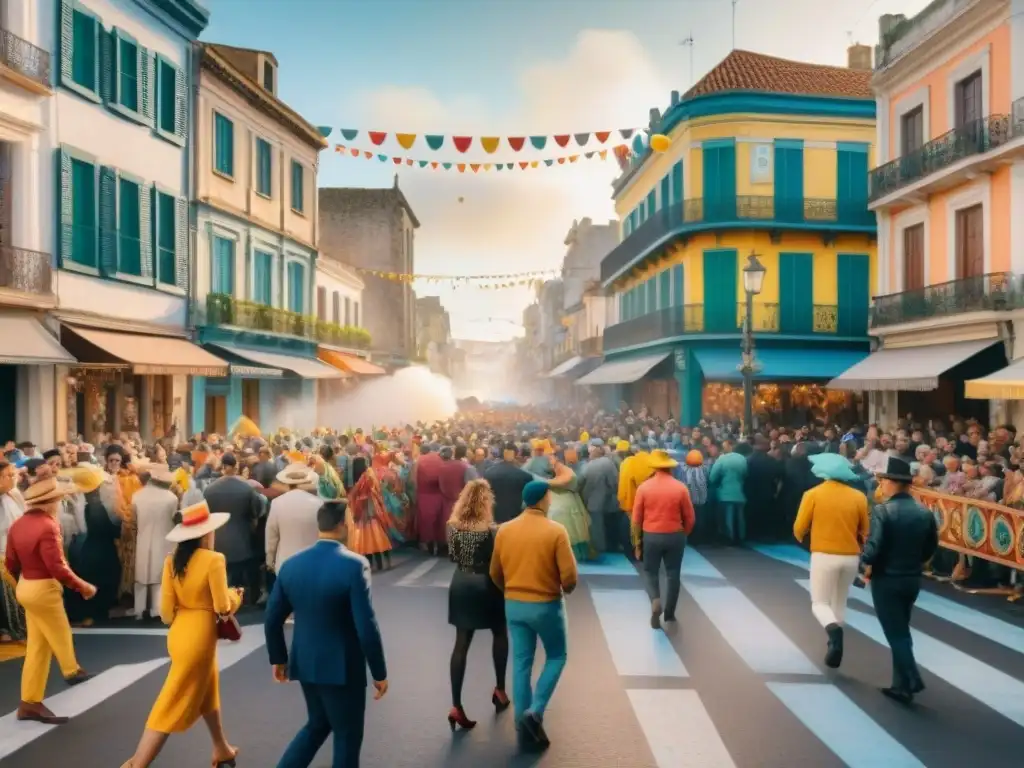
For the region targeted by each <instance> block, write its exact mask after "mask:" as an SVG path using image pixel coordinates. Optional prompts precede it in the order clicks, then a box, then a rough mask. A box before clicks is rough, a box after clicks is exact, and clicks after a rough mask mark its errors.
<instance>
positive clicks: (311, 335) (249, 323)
mask: <svg viewBox="0 0 1024 768" xmlns="http://www.w3.org/2000/svg"><path fill="white" fill-rule="evenodd" d="M197 324H198V325H209V326H217V325H230V326H234V327H236V328H243V329H245V330H249V331H262V332H264V333H278V334H283V335H287V336H298V337H300V338H303V339H307V340H308V341H315V342H318V343H321V344H333V345H335V346H339V347H349V348H351V349H369V348H370V341H371V339H370V334H369V332H368V331H366V329H364V328H355V327H353V326H350V325H344V326H343V325H339V324H337V323H328V322H324V321H321V320H317V319H316V318H315V317H312V316H309V315H303V314H301V313H300V312H291V311H289V310H287V309H277V308H275V307H268V306H267V305H266V304H259V303H257V302H252V301H243V300H241V299H236V298H235V297H234V296H229V295H227V294H224V293H210V294H207V296H206V307H205V314H204V316H203V317H201V318H198V321H197Z"/></svg>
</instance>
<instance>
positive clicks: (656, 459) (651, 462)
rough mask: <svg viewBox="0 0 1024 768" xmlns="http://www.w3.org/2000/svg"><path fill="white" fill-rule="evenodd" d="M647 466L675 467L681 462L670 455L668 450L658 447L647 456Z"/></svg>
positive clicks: (659, 467)
mask: <svg viewBox="0 0 1024 768" xmlns="http://www.w3.org/2000/svg"><path fill="white" fill-rule="evenodd" d="M647 466H649V467H650V468H651V469H673V468H674V467H678V466H679V462H678V461H676V460H675V459H673V458H672V457H671V456H669V455H668V451H666V450H663V449H661V448H658V449H657V450H654V451H651V454H650V456H648V458H647Z"/></svg>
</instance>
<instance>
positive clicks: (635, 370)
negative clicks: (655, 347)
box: [576, 352, 672, 385]
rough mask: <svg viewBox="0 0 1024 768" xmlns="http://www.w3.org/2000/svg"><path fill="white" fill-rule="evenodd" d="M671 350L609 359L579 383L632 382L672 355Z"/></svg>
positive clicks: (578, 382) (578, 381)
mask: <svg viewBox="0 0 1024 768" xmlns="http://www.w3.org/2000/svg"><path fill="white" fill-rule="evenodd" d="M671 354H672V353H671V352H658V353H656V354H653V355H644V356H643V357H630V358H626V359H624V360H609V361H607V362H605V363H604V364H603V365H601V367H600V368H597V369H595V370H594V371H592V372H590V373H588V374H587V375H586V376H584V377H583V378H581V379H579V380H577V382H576V383H577V384H578V385H589V384H632V383H633V382H634V381H638V380H639V379H642V378H643V377H644V376H646V375H647V374H648V373H649V372H650V370H651V369H652V368H654V366H656V365H657V364H658V363H660V362H662V361H663V360H664V359H665V358H667V357H668V356H669V355H671Z"/></svg>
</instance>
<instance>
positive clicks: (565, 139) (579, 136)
mask: <svg viewBox="0 0 1024 768" xmlns="http://www.w3.org/2000/svg"><path fill="white" fill-rule="evenodd" d="M637 130H638V129H636V128H620V129H618V130H616V131H586V132H584V133H563V134H555V135H553V136H445V135H443V134H430V133H428V134H424V135H423V137H422V138H423V142H424V143H425V144H426V145H427V147H429V148H430V149H432V150H434V151H435V152H436V151H438V150H440V149H442V148H443V147H444V146H445V144H446V143H447V142H448V141H451V144H452V146H454V147H455V149H456V150H458V151H459V152H461V153H463V154H465V153H466V152H468V151H469V150H470V149H471V148H472V147H473V146H474V145H479V146H480V147H481V148H482V149H483V151H484V152H486V153H487V154H489V155H492V154H494V153H495V152H497V151H498V149H499V148H500V147H501V146H502V144H507V145H508V146H509V147H510V148H511V149H512V151H513V152H519V151H520V150H522V149H523V148H524V147H526V145H527V142H529V145H530V147H532V148H533V149H535V150H538V151H543V150H544V149H545V148H546V147H547V145H548V139H549V138H550V139H551V140H552V142H553V143H554V144H557V145H558V146H559V147H562V148H563V149H564V148H566V147H568V146H569V143H570V142H571V141H575V142H576V145H577V146H579V147H585V146H586V145H587V144H589V143H590V140H591V139H594V140H596V141H597V142H598V143H599V144H605V143H607V142H608V140H609V139H610V138H611V137H612V136H613V135H615V134H618V135H619V136H621V137H622V140H623V141H629V140H630V139H631V138H632V137H633V134H634V133H636V132H637ZM360 133H365V134H366V135H367V137H369V139H370V142H371V143H372V144H373V145H374V146H375V147H380V146H382V145H383V144H384V143H385V142H386V141H387V140H388V136H394V139H395V141H397V142H398V145H399V146H400V147H401V148H402V149H412V148H413V146H414V145H415V144H416V142H417V141H418V140H419V138H420V135H419V134H416V133H393V134H392V133H389V132H387V131H360V130H359V129H357V128H342V129H341V135H342V136H343V137H344V138H345V141H355V140H356V139H357V138H358V137H359V134H360Z"/></svg>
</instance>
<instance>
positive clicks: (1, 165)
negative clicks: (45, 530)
mask: <svg viewBox="0 0 1024 768" xmlns="http://www.w3.org/2000/svg"><path fill="white" fill-rule="evenodd" d="M2 8H3V0H0V9H2ZM11 205H12V203H11V145H10V144H8V143H7V142H6V141H0V246H4V245H14V243H13V242H12V241H11Z"/></svg>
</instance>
